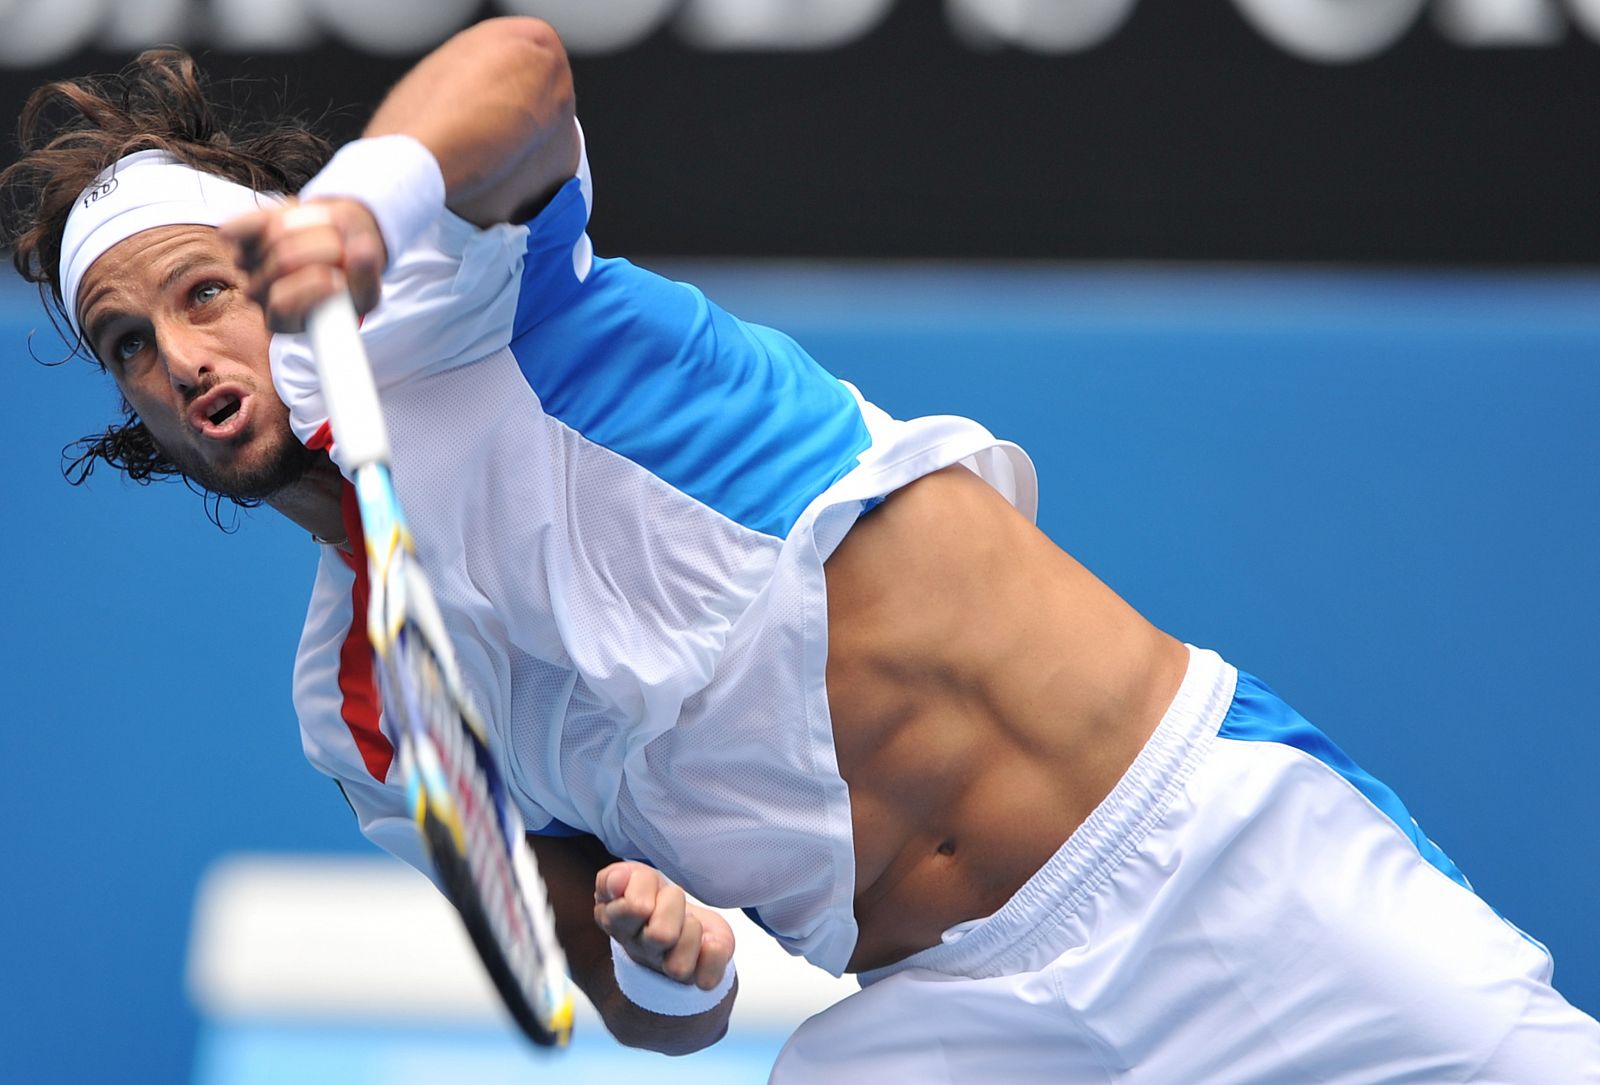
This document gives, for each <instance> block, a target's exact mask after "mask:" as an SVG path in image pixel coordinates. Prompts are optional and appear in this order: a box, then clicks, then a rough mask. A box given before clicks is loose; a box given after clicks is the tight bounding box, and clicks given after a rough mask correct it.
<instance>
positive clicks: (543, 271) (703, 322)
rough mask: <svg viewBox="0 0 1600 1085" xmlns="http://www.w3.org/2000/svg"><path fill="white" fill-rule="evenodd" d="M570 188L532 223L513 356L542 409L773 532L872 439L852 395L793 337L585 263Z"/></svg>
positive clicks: (631, 272)
mask: <svg viewBox="0 0 1600 1085" xmlns="http://www.w3.org/2000/svg"><path fill="white" fill-rule="evenodd" d="M584 220H585V216H584V209H583V204H582V200H581V198H579V196H578V192H577V184H576V182H572V183H569V185H568V186H567V188H566V189H563V190H562V191H561V192H560V193H559V194H558V195H557V197H556V199H555V200H553V201H552V202H551V203H550V205H549V206H548V207H546V208H545V210H544V212H543V213H541V214H540V215H539V217H538V218H536V219H535V220H534V221H533V222H532V223H530V224H529V229H530V233H529V237H528V249H527V255H526V256H525V259H524V268H523V284H522V293H521V295H520V297H519V301H518V309H517V316H516V324H515V328H514V333H513V338H512V341H511V344H510V345H511V351H512V353H513V354H514V355H515V356H516V359H517V364H518V365H519V366H520V367H521V369H522V373H523V375H524V376H525V377H526V378H527V380H528V383H529V385H530V386H531V387H532V388H533V390H534V391H535V392H536V393H537V394H538V396H539V399H540V401H541V402H542V403H543V404H544V409H545V411H546V412H547V413H548V414H550V415H552V416H553V417H555V418H558V419H560V420H561V421H562V422H564V423H565V424H566V425H568V426H570V427H572V428H573V429H575V430H577V431H578V432H579V433H581V434H583V436H584V437H585V438H587V439H588V440H591V441H594V442H595V443H597V444H600V445H603V446H604V447H606V448H608V449H610V450H611V451H613V452H615V453H617V454H619V455H621V456H625V457H627V458H628V459H630V460H632V461H633V462H634V463H637V464H638V465H639V466H641V467H643V468H645V469H646V470H648V471H650V472H652V473H653V474H655V475H656V476H657V477H659V478H661V479H662V480H664V481H666V482H667V483H669V484H671V485H672V486H674V487H676V488H677V489H679V490H681V491H683V492H684V493H686V494H688V495H689V496H691V497H694V498H695V499H697V500H698V501H700V502H702V503H704V504H706V505H709V506H710V507H711V508H713V509H716V510H717V511H718V512H720V513H722V514H723V515H724V516H726V517H728V518H729V519H731V520H734V521H737V522H738V523H740V524H743V525H744V526H745V527H748V528H751V529H752V530H755V531H760V532H765V533H767V534H769V535H774V536H779V537H782V536H784V535H787V534H788V532H789V529H790V528H792V527H793V526H794V523H795V520H796V519H798V518H799V515H800V513H801V511H802V510H804V509H805V507H806V505H807V504H809V503H810V502H811V500H812V498H814V497H816V495H817V494H819V493H821V492H822V491H823V490H824V489H826V488H827V487H828V486H829V485H830V484H831V483H833V482H834V481H835V480H836V479H838V478H839V477H840V476H842V475H843V474H845V473H846V472H847V471H849V470H850V468H852V467H853V466H855V463H856V457H857V456H858V455H859V454H860V453H861V452H862V451H863V450H864V449H865V448H866V447H867V445H868V444H869V443H870V438H869V435H868V433H867V427H866V423H865V422H864V421H863V420H862V418H861V412H860V410H859V408H858V407H857V405H856V401H855V398H854V397H853V396H852V395H851V394H850V392H849V391H848V389H846V388H845V387H844V385H842V384H841V383H840V382H839V381H838V380H837V379H836V378H834V377H833V376H832V375H830V374H829V373H827V372H826V371H825V370H824V369H823V368H822V367H821V366H819V365H818V364H817V363H816V362H815V361H814V360H813V359H812V358H811V356H810V355H808V354H807V353H806V352H805V351H804V350H803V349H801V347H800V346H799V345H798V344H797V343H795V341H794V340H792V339H790V338H789V337H788V336H786V335H784V334H783V333H781V332H777V331H773V330H772V329H770V328H763V327H760V326H759V325H755V324H746V323H744V322H742V321H740V320H737V319H735V318H734V317H732V316H729V315H728V314H727V313H726V312H724V311H723V310H721V309H720V308H718V307H717V306H716V305H714V304H712V303H711V302H710V301H708V300H707V299H706V297H705V295H703V294H702V293H700V291H699V290H697V289H695V288H694V287H692V286H689V285H687V284H685V283H675V282H671V281H669V280H667V279H663V278H661V277H660V276H658V275H655V274H652V273H651V272H648V271H645V270H643V269H641V268H637V267H635V266H633V265H632V264H630V263H628V262H627V261H626V260H605V259H598V258H597V259H595V260H594V262H593V264H592V266H591V268H590V271H589V275H588V277H587V278H586V279H585V280H584V281H583V282H581V283H579V282H578V281H577V278H576V276H575V275H574V273H573V271H572V267H571V265H572V257H571V253H572V247H573V245H574V244H575V243H576V241H577V238H578V237H579V236H580V235H581V233H582V231H583V228H584Z"/></svg>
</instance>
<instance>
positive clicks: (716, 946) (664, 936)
mask: <svg viewBox="0 0 1600 1085" xmlns="http://www.w3.org/2000/svg"><path fill="white" fill-rule="evenodd" d="M528 841H529V843H530V844H532V846H533V850H534V853H535V855H536V856H537V857H538V860H539V870H540V873H541V874H543V876H544V879H545V884H546V886H547V888H548V889H549V892H550V903H551V906H552V907H553V908H554V909H555V916H556V934H557V935H558V936H559V937H560V939H561V945H562V948H563V949H565V951H566V954H567V964H568V965H569V967H570V968H571V970H572V977H573V979H574V980H575V981H576V982H577V984H578V986H579V987H580V988H582V989H583V993H584V994H586V995H588V996H589V1001H591V1002H593V1003H594V1005H595V1008H596V1009H597V1010H599V1011H600V1016H601V1018H602V1019H604V1021H605V1023H606V1028H607V1029H609V1030H610V1032H611V1034H612V1035H613V1036H615V1037H616V1038H617V1039H618V1040H619V1041H620V1042H622V1043H624V1044H626V1045H628V1046H629V1047H641V1048H645V1049H648V1050H650V1051H658V1052H661V1053H662V1054H667V1055H686V1054H689V1053H691V1052H694V1051H699V1050H700V1049H702V1048H704V1047H708V1046H710V1045H711V1044H713V1043H715V1042H716V1041H718V1040H720V1039H721V1038H722V1036H723V1034H724V1033H726V1032H727V1030H728V1015H729V1014H730V1013H731V1012H732V1011H733V1001H734V998H735V997H737V995H738V982H737V980H734V981H733V984H732V986H731V987H730V988H729V989H728V991H727V993H726V994H725V995H723V996H722V997H721V998H720V999H718V1000H717V1001H716V1002H715V1003H714V1004H713V1005H711V1006H710V1007H709V1008H705V1009H701V1010H700V1011H699V1012H694V1013H684V1012H680V1011H682V1010H685V1009H689V1008H690V1005H692V1004H694V1003H697V1002H699V1003H703V1002H705V1001H706V1000H707V999H708V998H712V997H715V995H714V993H715V991H716V990H717V989H718V987H719V986H720V985H721V984H722V982H723V978H724V975H725V974H726V972H727V971H728V970H729V969H730V968H731V963H730V962H731V960H732V956H733V932H732V930H730V929H729V927H728V925H727V923H726V921H724V920H723V918H722V917H721V916H719V915H717V914H716V913H715V912H712V911H709V910H707V909H704V908H700V907H698V906H696V905H694V904H691V903H687V902H686V901H685V900H684V896H683V891H682V890H681V889H679V888H678V887H677V886H675V885H673V884H672V883H671V882H669V881H667V880H666V879H665V878H663V877H661V875H660V874H658V873H657V872H656V871H654V870H651V869H650V868H649V867H647V866H644V865H643V864H640V863H620V862H618V861H617V860H616V859H614V858H613V857H612V856H611V855H610V854H609V853H608V852H607V851H606V850H605V848H604V846H602V845H601V843H600V842H599V841H598V840H596V839H595V838H594V837H592V836H570V837H551V836H529V837H528ZM613 937H614V938H615V939H616V940H617V941H618V942H619V943H621V944H622V945H623V946H624V948H625V949H626V950H627V952H628V954H629V956H630V958H632V959H633V960H634V961H635V962H637V963H635V964H634V965H633V967H634V968H639V969H648V970H650V971H652V972H661V971H663V969H665V971H667V972H670V973H672V974H673V975H674V976H676V977H677V978H676V979H675V980H673V979H667V978H666V977H665V976H664V975H663V976H656V977H653V978H654V979H655V980H657V981H658V982H660V983H672V984H675V985H679V986H681V987H682V988H683V996H682V997H681V999H674V998H672V993H671V991H670V990H669V992H668V1001H669V1002H680V1003H688V1004H690V1005H682V1004H680V1005H676V1006H671V1007H666V1008H672V1009H673V1010H674V1012H673V1013H671V1014H666V1013H656V1012H653V1011H651V1010H649V1009H646V1008H645V1007H643V1006H640V1005H639V1004H638V1003H637V1002H634V1001H633V1000H632V999H630V998H629V997H628V995H627V994H624V993H623V991H622V988H621V987H620V986H619V985H618V969H619V967H620V968H622V969H627V968H628V967H629V965H628V964H627V963H626V962H624V963H622V964H620V965H618V964H616V963H614V961H613V955H612V946H611V939H612V938H613ZM706 991H710V992H712V994H711V995H703V994H701V992H706ZM647 1001H648V999H647Z"/></svg>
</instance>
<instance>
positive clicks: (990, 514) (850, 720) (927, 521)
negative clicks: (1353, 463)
mask: <svg viewBox="0 0 1600 1085" xmlns="http://www.w3.org/2000/svg"><path fill="white" fill-rule="evenodd" d="M826 574H827V585H828V668H827V683H828V701H829V708H830V712H831V714H832V717H833V729H834V744H835V749H836V753H837V757H838V765H839V772H840V774H841V775H842V776H843V778H844V780H845V783H846V784H847V785H848V787H849V790H850V807H851V815H852V820H853V832H854V841H855V866H856V889H855V915H856V923H857V927H858V930H859V936H858V939H857V942H856V948H855V951H854V953H853V954H852V956H851V959H850V964H849V968H850V970H851V971H861V970H863V969H869V968H878V967H882V966H884V965H887V964H890V963H892V962H894V961H897V960H899V959H901V958H903V957H905V956H908V955H909V954H911V953H914V952H916V951H918V950H920V949H924V948H926V947H928V946H932V945H936V944H937V943H938V942H939V940H940V935H941V934H942V933H943V932H944V931H945V930H947V929H949V928H950V927H952V926H954V925H955V924H957V923H960V922H962V921H964V920H969V919H976V918H980V917H982V916H986V915H989V914H990V913H992V912H994V911H995V910H996V909H998V908H999V907H1000V906H1001V905H1002V904H1004V903H1005V902H1006V900H1007V899H1009V898H1010V896H1011V895H1012V894H1013V893H1015V892H1016V891H1017V889H1019V888H1020V887H1021V886H1022V884H1023V883H1024V882H1026V881H1027V880H1028V878H1029V877H1030V876H1032V874H1033V873H1034V872H1035V871H1037V870H1038V869H1039V868H1040V867H1041V866H1042V865H1043V864H1044V862H1045V861H1046V860H1047V859H1048V858H1049V857H1050V856H1051V855H1052V854H1053V853H1054V852H1055V851H1056V849H1057V848H1059V847H1060V846H1061V844H1062V842H1063V841H1065V840H1066V839H1067V837H1068V836H1070V835H1071V833H1072V831H1073V830H1074V829H1076V828H1077V827H1078V825H1079V824H1081V823H1082V822H1083V820H1084V818H1085V817H1087V816H1088V814H1089V812H1090V811H1092V810H1093V809H1094V807H1095V806H1096V804H1098V803H1099V802H1100V800H1101V799H1103V798H1104V797H1105V796H1106V795H1107V794H1108V793H1109V792H1110V790H1111V788H1112V787H1113V786H1114V785H1115V784H1116V782H1117V780H1118V779H1119V778H1120V777H1121V775H1122V774H1123V772H1124V771H1126V769H1127V768H1128V766H1129V765H1130V764H1132V762H1133V759H1134V757H1135V756H1136V755H1137V754H1138V752H1139V750H1140V748H1141V747H1142V746H1143V745H1144V742H1145V740H1146V739H1148V738H1149V736H1150V734H1151V732H1152V731H1154V730H1155V727H1156V724H1157V723H1159V722H1160V719H1161V715H1162V713H1163V712H1164V711H1165V709H1166V706H1167V705H1168V704H1169V703H1170V702H1171V700H1172V698H1173V697H1174V695H1175V694H1176V693H1177V689H1178V686H1179V684H1180V682H1181V681H1182V678H1183V673H1184V669H1185V668H1186V666H1187V663H1188V653H1187V651H1186V649H1185V648H1184V647H1183V645H1182V644H1180V643H1178V642H1177V641H1176V640H1174V639H1173V638H1171V637H1169V636H1167V635H1166V634H1164V633H1162V632H1160V631H1159V630H1157V629H1156V628H1155V627H1154V626H1152V625H1150V624H1149V623H1148V622H1146V621H1145V620H1144V619H1143V618H1142V617H1140V616H1139V615H1138V614H1137V613H1136V612H1135V611H1134V610H1133V609H1132V608H1131V607H1129V606H1128V605H1127V604H1126V603H1125V602H1123V601H1122V600H1121V599H1120V598H1118V597H1117V596H1116V595H1115V594H1114V593H1113V592H1112V591H1111V590H1110V589H1109V588H1107V587H1106V586H1105V585H1103V584H1101V583H1100V582H1099V581H1098V580H1097V579H1095V577H1094V576H1093V575H1092V574H1090V573H1089V572H1088V571H1087V570H1086V569H1084V568H1083V566H1081V565H1079V564H1078V563H1077V562H1076V561H1074V560H1073V559H1072V558H1071V557H1070V556H1068V555H1067V554H1066V553H1064V552H1063V551H1061V550H1060V549H1059V548H1057V547H1056V546H1055V545H1054V544H1053V543H1051V542H1050V541H1049V539H1047V538H1046V537H1045V536H1044V535H1043V534H1042V533H1041V532H1039V531H1038V529H1036V528H1035V527H1034V526H1033V525H1032V524H1031V523H1029V522H1028V521H1027V520H1026V519H1025V518H1024V517H1023V516H1022V515H1021V514H1020V513H1018V512H1016V510H1014V509H1013V508H1012V507H1011V506H1010V505H1009V504H1008V503H1007V502H1006V501H1005V500H1004V499H1003V498H1002V497H1001V496H1000V495H999V494H997V493H996V492H995V491H994V490H993V489H992V488H991V487H990V486H989V485H988V484H987V483H985V482H983V481H982V480H981V479H979V478H978V477H977V476H976V475H974V474H973V473H972V472H970V471H968V470H966V469H965V468H963V467H952V468H947V469H945V470H943V471H939V472H936V473H934V474H932V475H929V476H927V477H925V478H922V479H919V480H917V481H916V482H913V483H911V484H910V485H908V486H906V487H905V488H904V489H901V490H899V491H896V493H894V494H892V495H890V497H889V498H888V499H887V500H886V501H885V502H884V503H883V504H882V505H881V506H879V507H878V508H877V509H876V510H874V511H873V512H872V513H870V514H868V515H867V516H866V517H864V518H863V519H862V520H861V521H860V522H859V523H858V524H857V525H856V526H855V527H854V528H853V529H852V530H851V532H850V534H849V535H847V536H846V537H845V539H844V541H843V542H842V543H841V544H840V546H839V548H838V549H837V550H836V551H835V552H834V554H833V555H832V556H831V557H830V558H829V559H828V562H827V565H826Z"/></svg>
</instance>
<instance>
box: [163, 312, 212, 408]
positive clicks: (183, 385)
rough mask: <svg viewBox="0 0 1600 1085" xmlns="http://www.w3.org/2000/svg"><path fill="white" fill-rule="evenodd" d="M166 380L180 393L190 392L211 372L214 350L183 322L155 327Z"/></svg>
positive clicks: (186, 393)
mask: <svg viewBox="0 0 1600 1085" xmlns="http://www.w3.org/2000/svg"><path fill="white" fill-rule="evenodd" d="M156 341H157V342H158V343H160V344H161V361H162V364H163V365H164V366H165V367H166V370H167V380H168V381H169V382H171V384H172V387H173V389H174V390H176V391H177V392H178V393H179V394H180V395H185V396H186V395H188V394H189V393H190V392H191V391H193V390H194V389H195V388H197V387H199V386H200V382H201V381H202V380H204V379H205V376H206V374H208V373H210V372H211V368H212V360H211V351H210V350H209V349H208V347H207V344H206V343H205V340H204V338H203V337H202V336H199V335H196V334H195V332H194V329H192V328H189V327H186V326H185V325H183V324H181V323H175V324H170V325H168V326H167V327H164V328H157V329H156Z"/></svg>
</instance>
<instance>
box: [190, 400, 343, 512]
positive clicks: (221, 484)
mask: <svg viewBox="0 0 1600 1085" xmlns="http://www.w3.org/2000/svg"><path fill="white" fill-rule="evenodd" d="M255 443H257V444H259V445H260V446H261V447H259V448H256V449H252V450H251V451H252V452H253V453H254V455H252V456H250V457H249V459H248V462H236V463H234V464H231V465H228V466H226V467H218V466H216V465H214V464H210V463H207V462H205V461H204V460H202V459H201V458H200V457H199V456H196V455H194V454H193V453H192V452H190V450H188V449H185V450H184V451H183V453H182V454H181V455H176V456H173V461H174V462H175V463H176V464H177V465H178V467H179V468H181V469H182V470H183V473H184V474H185V475H187V476H188V477H189V478H190V479H192V480H193V481H194V482H196V483H197V484H199V485H201V486H204V487H205V488H206V489H207V490H210V491H211V492H212V493H216V494H221V495H222V496H223V497H227V498H231V499H232V500H235V501H248V502H253V501H261V500H264V499H266V498H269V497H272V496H273V495H274V494H277V493H279V492H281V491H282V490H284V489H286V488H287V487H290V486H293V485H294V484H295V483H297V482H299V481H300V480H301V479H302V478H304V477H305V475H306V472H307V471H309V470H310V469H311V468H312V466H313V465H315V464H316V463H317V461H318V459H319V458H320V457H319V456H318V454H317V453H315V452H313V451H311V449H309V448H307V447H306V446H305V445H303V444H301V443H300V442H299V441H298V440H297V439H296V438H295V435H294V431H293V430H292V429H290V428H289V422H288V419H287V418H283V419H274V420H273V422H272V423H270V425H269V428H268V429H267V431H266V432H265V433H264V434H262V435H261V436H259V437H257V438H256V441H255Z"/></svg>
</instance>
